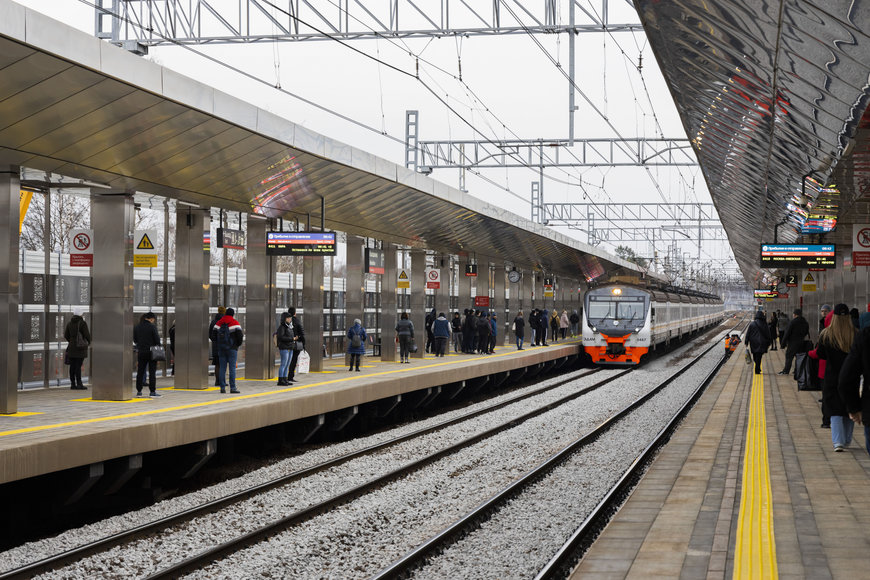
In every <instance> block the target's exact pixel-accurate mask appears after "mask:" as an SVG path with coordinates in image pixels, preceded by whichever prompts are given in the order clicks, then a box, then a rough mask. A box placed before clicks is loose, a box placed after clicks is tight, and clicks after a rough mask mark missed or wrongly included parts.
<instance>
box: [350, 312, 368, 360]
mask: <svg viewBox="0 0 870 580" xmlns="http://www.w3.org/2000/svg"><path fill="white" fill-rule="evenodd" d="M347 353H348V354H349V355H350V368H349V369H347V370H349V371H352V370H354V367H356V372H360V370H359V363H360V359H361V358H362V355H364V354H365V353H366V329H365V328H363V325H362V321H361V320H360V319H359V318H355V319H354V321H353V326H351V327H350V328H348V329H347Z"/></svg>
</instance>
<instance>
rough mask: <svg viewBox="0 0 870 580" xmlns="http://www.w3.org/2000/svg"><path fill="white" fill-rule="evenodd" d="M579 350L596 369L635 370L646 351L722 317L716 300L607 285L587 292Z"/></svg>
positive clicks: (723, 315)
mask: <svg viewBox="0 0 870 580" xmlns="http://www.w3.org/2000/svg"><path fill="white" fill-rule="evenodd" d="M583 306H584V308H583V310H584V312H583V348H584V349H585V351H586V353H587V354H588V355H589V356H590V357H591V359H592V362H593V363H595V364H601V365H636V364H638V363H640V362H641V359H642V358H643V357H644V355H646V354H647V353H648V352H649V351H651V350H655V348H656V347H658V346H663V345H666V344H668V343H669V342H671V341H674V340H680V339H682V338H684V337H686V336H688V335H691V334H694V333H696V332H698V331H699V330H701V329H703V328H707V327H709V326H712V325H713V324H718V323H719V322H721V321H722V320H723V319H724V318H725V308H724V305H723V303H722V300H721V299H720V298H718V297H717V296H713V295H710V294H701V293H696V292H693V293H685V292H680V291H676V290H673V289H668V290H657V289H652V288H641V287H638V286H631V285H626V284H607V285H604V286H599V287H597V288H593V289H590V290H589V291H587V292H586V297H585V298H584V304H583Z"/></svg>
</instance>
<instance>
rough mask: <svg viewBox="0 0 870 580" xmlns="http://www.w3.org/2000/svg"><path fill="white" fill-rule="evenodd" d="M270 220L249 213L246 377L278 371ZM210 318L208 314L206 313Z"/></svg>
mask: <svg viewBox="0 0 870 580" xmlns="http://www.w3.org/2000/svg"><path fill="white" fill-rule="evenodd" d="M268 229H269V222H268V221H267V220H264V219H258V218H252V217H251V216H250V215H249V216H248V236H247V237H248V249H247V260H246V263H247V280H246V282H245V285H246V294H247V300H246V302H245V326H246V328H244V329H243V330H244V332H245V378H246V379H258V380H264V379H270V378H272V377H273V376H276V374H277V373H276V372H275V341H274V340H273V339H272V332H273V331H274V329H275V328H277V322H278V321H277V319H276V318H275V259H274V258H273V257H272V256H268V255H266V231H267V230H268ZM206 318H208V314H206Z"/></svg>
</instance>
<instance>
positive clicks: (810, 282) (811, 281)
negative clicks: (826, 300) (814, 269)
mask: <svg viewBox="0 0 870 580" xmlns="http://www.w3.org/2000/svg"><path fill="white" fill-rule="evenodd" d="M801 290H803V291H804V292H815V291H816V278H815V277H814V276H813V275H812V273H810V272H807V275H806V276H804V281H803V283H802V284H801Z"/></svg>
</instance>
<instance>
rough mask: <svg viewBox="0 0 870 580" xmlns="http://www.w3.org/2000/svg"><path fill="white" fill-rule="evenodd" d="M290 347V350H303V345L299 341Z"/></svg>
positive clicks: (295, 341)
mask: <svg viewBox="0 0 870 580" xmlns="http://www.w3.org/2000/svg"><path fill="white" fill-rule="evenodd" d="M290 346H291V348H290V350H304V349H305V343H304V342H302V341H301V340H294V341H293V344H292V345H290Z"/></svg>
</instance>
